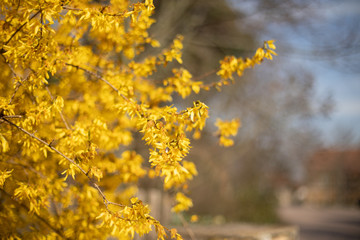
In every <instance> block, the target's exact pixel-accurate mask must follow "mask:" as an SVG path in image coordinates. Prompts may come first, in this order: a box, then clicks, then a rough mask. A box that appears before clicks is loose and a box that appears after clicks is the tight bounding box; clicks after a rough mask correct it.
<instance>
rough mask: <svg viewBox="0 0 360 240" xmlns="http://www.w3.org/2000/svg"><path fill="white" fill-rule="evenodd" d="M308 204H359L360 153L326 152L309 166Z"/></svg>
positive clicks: (328, 150) (315, 155) (317, 155)
mask: <svg viewBox="0 0 360 240" xmlns="http://www.w3.org/2000/svg"><path fill="white" fill-rule="evenodd" d="M306 182H307V183H306V187H307V196H306V198H305V201H306V203H310V204H321V205H333V204H338V205H359V204H360V150H336V149H324V150H320V151H318V152H315V154H313V155H312V157H311V158H310V159H309V161H308V163H307V180H306Z"/></svg>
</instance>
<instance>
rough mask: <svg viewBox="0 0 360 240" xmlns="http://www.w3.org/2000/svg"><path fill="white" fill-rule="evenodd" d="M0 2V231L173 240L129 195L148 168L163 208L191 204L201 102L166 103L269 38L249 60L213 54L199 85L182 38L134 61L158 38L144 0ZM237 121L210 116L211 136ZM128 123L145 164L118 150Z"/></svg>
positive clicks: (223, 78)
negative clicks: (169, 196) (163, 193)
mask: <svg viewBox="0 0 360 240" xmlns="http://www.w3.org/2000/svg"><path fill="white" fill-rule="evenodd" d="M0 8H1V12H0V16H1V18H0V39H1V40H0V54H1V57H0V58H1V61H0V69H1V71H0V94H1V95H0V198H1V212H0V223H1V224H0V236H1V238H5V239H106V238H107V237H109V236H114V237H117V238H118V239H131V238H133V236H134V234H135V232H136V233H138V234H139V235H143V234H146V233H148V232H149V231H151V228H152V227H153V229H155V231H156V232H157V234H158V238H159V239H164V238H166V237H167V236H168V237H171V238H174V239H181V236H180V235H179V234H178V233H177V232H176V230H175V229H167V228H165V227H164V226H162V225H161V224H160V223H159V222H158V221H157V220H156V219H154V218H153V217H152V216H151V214H150V209H149V207H148V206H147V205H146V204H144V203H143V202H142V201H141V200H140V199H138V198H136V197H135V194H136V185H137V182H138V180H139V178H142V177H145V176H146V175H149V176H150V177H159V178H161V179H163V182H164V188H165V189H172V190H173V192H175V194H174V197H175V200H176V203H175V205H174V208H173V210H174V211H175V212H179V211H183V210H187V209H188V208H189V207H191V205H192V201H191V199H189V198H188V197H186V196H185V194H184V193H186V192H185V190H186V185H187V182H188V181H189V180H191V179H192V178H193V177H194V175H196V174H197V171H196V168H195V165H194V164H193V163H192V162H189V161H185V160H183V159H184V158H185V157H186V155H187V154H188V153H189V150H190V139H189V135H190V134H194V137H199V133H200V131H201V130H202V129H203V128H204V126H205V121H206V119H207V118H208V107H207V106H206V105H205V104H204V103H202V102H199V101H197V102H194V103H193V105H192V106H189V107H188V108H186V109H183V110H178V109H177V108H176V107H174V106H173V105H172V103H171V102H172V96H173V94H175V93H177V94H179V95H180V96H182V97H183V98H186V97H187V96H189V95H190V94H191V93H192V92H194V93H198V92H199V91H201V90H208V89H209V88H211V87H216V88H219V87H221V86H222V85H226V84H228V80H233V77H232V76H233V74H234V73H237V74H238V75H239V76H241V75H242V73H243V71H244V70H245V69H246V68H249V67H253V66H254V65H255V64H259V63H260V62H262V60H263V59H264V58H267V59H271V58H272V54H275V53H274V52H273V51H272V49H275V46H274V45H273V41H269V42H265V44H264V47H263V48H259V49H258V50H257V51H256V53H255V55H254V57H253V58H251V59H241V58H235V57H231V56H228V57H225V58H224V59H223V60H222V61H221V62H220V66H219V70H218V72H217V74H218V75H219V78H220V80H219V81H218V82H216V83H211V84H204V83H203V82H200V81H194V80H192V75H191V73H189V72H188V71H187V70H186V69H184V68H183V67H181V64H182V55H181V49H182V40H183V37H182V36H178V37H176V38H175V39H174V40H173V44H172V45H170V46H165V48H164V49H163V50H162V51H161V53H160V54H158V55H155V56H146V57H145V58H144V59H143V60H141V62H137V61H135V60H134V59H135V58H134V57H135V56H137V55H139V54H140V53H142V52H144V50H145V49H146V48H148V47H159V42H158V41H156V39H153V38H152V37H151V36H149V34H148V29H149V28H150V26H151V25H152V24H153V23H154V20H153V19H152V18H151V15H152V13H153V11H154V5H153V2H152V0H145V1H142V2H139V3H135V4H130V1H128V0H111V1H110V4H109V5H106V6H105V5H100V4H99V3H96V2H91V1H84V0H21V1H18V0H2V1H1V3H0ZM172 61H176V62H177V63H178V65H179V67H178V68H176V69H173V76H169V77H168V78H166V79H164V80H163V81H162V83H161V84H158V83H155V82H154V81H152V80H151V79H150V78H149V76H151V75H152V74H153V73H154V72H155V71H156V70H157V69H158V68H160V67H163V66H166V65H167V64H168V63H169V62H172ZM238 123H239V122H234V123H231V124H230V125H229V124H224V123H222V122H218V126H219V128H220V130H219V135H220V137H221V139H222V138H224V139H227V137H228V136H230V135H235V134H236V131H237V128H238V127H239V124H238ZM232 128H233V129H232ZM136 132H139V133H141V134H142V136H143V140H144V143H145V144H147V145H148V147H149V154H150V157H149V159H148V160H147V161H149V162H150V164H151V169H148V168H145V167H144V166H143V164H144V159H143V157H141V156H140V155H139V154H138V153H137V152H135V151H132V150H131V148H129V147H128V146H129V145H130V144H131V143H132V141H133V134H134V133H136ZM220 143H223V145H231V144H229V143H226V141H225V142H222V140H220ZM120 147H121V149H122V153H121V154H118V152H119V149H120ZM127 147H128V149H127Z"/></svg>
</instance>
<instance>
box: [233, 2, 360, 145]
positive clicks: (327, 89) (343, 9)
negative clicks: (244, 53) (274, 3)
mask: <svg viewBox="0 0 360 240" xmlns="http://www.w3.org/2000/svg"><path fill="white" fill-rule="evenodd" d="M231 2H232V3H233V4H234V5H235V6H238V7H239V8H241V9H242V10H244V9H247V11H248V12H250V13H251V14H250V16H251V17H249V19H248V20H249V21H259V22H261V21H262V22H265V26H266V27H265V29H267V32H266V33H262V34H260V36H259V38H263V39H264V40H267V39H276V45H277V47H278V49H277V52H278V54H279V56H278V57H277V58H281V59H282V61H283V62H285V65H284V70H285V71H286V67H295V68H296V67H299V70H300V69H306V70H307V71H309V72H310V73H311V74H312V76H313V77H314V80H315V81H314V88H315V94H316V95H317V97H318V99H321V98H326V97H327V96H329V95H331V99H332V101H333V103H334V107H333V111H332V112H331V114H330V115H329V116H328V117H317V118H315V119H314V122H313V123H314V124H315V125H316V126H317V127H318V128H319V129H320V130H321V131H322V138H323V140H324V143H325V144H326V145H334V144H339V142H345V140H346V141H348V142H350V143H351V144H354V145H357V146H360V144H359V143H360V1H359V0H342V1H339V0H338V1H336V0H319V1H318V2H320V5H315V4H313V2H312V1H307V2H308V3H309V4H308V6H309V9H307V10H305V11H301V10H300V11H297V12H296V14H298V15H299V16H302V14H303V16H308V15H306V14H308V12H306V11H309V12H311V13H312V14H313V15H312V16H311V17H309V18H307V19H306V20H305V21H304V23H301V24H299V25H298V26H296V27H294V26H292V25H289V24H286V23H283V22H282V23H278V22H269V20H266V18H264V20H261V18H262V17H263V16H262V15H261V14H263V13H262V12H260V13H256V8H254V3H256V1H245V3H246V4H244V1H239V0H231ZM254 12H255V14H254ZM269 12H270V13H271V11H269ZM275 12H276V11H275ZM304 14H305V15H304ZM259 19H260V20H259ZM270 20H271V18H270ZM266 21H268V22H266ZM316 51H318V52H316ZM349 139H350V140H349Z"/></svg>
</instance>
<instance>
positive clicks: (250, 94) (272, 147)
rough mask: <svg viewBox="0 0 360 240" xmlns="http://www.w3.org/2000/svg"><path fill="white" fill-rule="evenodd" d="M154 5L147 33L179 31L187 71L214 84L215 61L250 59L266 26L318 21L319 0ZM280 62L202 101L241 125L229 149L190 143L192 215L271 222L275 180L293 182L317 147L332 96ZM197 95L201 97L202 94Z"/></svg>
mask: <svg viewBox="0 0 360 240" xmlns="http://www.w3.org/2000/svg"><path fill="white" fill-rule="evenodd" d="M230 2H231V3H230ZM157 4H158V9H159V11H158V12H157V19H158V21H157V23H156V24H155V25H154V26H153V28H152V29H151V32H152V34H154V36H156V37H158V36H163V38H162V40H161V41H163V42H168V41H170V39H171V38H168V36H171V35H166V34H164V33H165V32H166V33H168V32H173V33H174V34H175V33H176V32H181V33H182V34H184V36H185V41H184V59H186V61H185V62H186V64H187V68H188V69H190V70H192V73H193V74H194V75H195V76H198V77H199V78H202V77H203V76H207V78H206V81H213V80H212V76H215V75H214V70H213V69H215V66H216V64H217V60H216V59H218V56H220V55H223V54H224V53H225V54H240V55H242V56H247V55H248V54H249V52H251V51H252V50H253V49H254V47H255V46H256V45H258V42H259V39H260V41H261V38H262V35H261V34H263V33H264V32H266V30H267V29H266V28H267V27H269V25H270V24H269V22H270V23H274V22H277V23H282V24H284V25H286V26H288V25H291V26H294V27H296V26H298V25H299V24H300V23H302V24H304V23H306V22H308V18H309V16H310V17H312V16H315V15H314V11H313V10H314V9H313V6H314V4H316V3H311V4H310V3H309V2H302V1H293V0H289V1H276V0H273V1H261V0H259V1H241V2H240V1H229V2H228V1H222V0H214V1H210V2H209V1H205V0H196V1H194V0H192V1H190V0H183V1H158V2H157ZM169 9H171V11H169ZM259 33H261V34H259ZM269 35H270V36H271V34H268V36H269ZM272 37H273V38H276V36H272ZM200 59H202V60H201V61H200ZM283 59H284V58H283ZM281 64H286V63H284V62H281V60H277V61H275V62H273V63H272V64H271V65H269V67H268V68H266V69H264V68H263V69H261V71H255V72H251V73H250V72H247V73H246V74H245V77H243V78H242V79H241V80H240V81H238V82H236V84H235V85H232V86H231V87H228V88H224V89H222V93H221V94H217V93H216V92H213V94H212V95H211V98H210V99H207V101H208V102H209V105H210V109H212V110H210V115H211V116H215V119H216V117H222V118H233V117H240V118H241V121H242V125H243V126H244V128H242V129H241V130H240V133H239V135H238V137H237V138H236V141H235V146H234V147H232V148H231V149H229V150H227V151H222V150H221V148H220V147H218V146H216V144H215V142H214V140H213V139H212V138H207V137H204V138H202V139H201V140H200V141H198V142H196V143H195V147H194V151H193V152H192V153H191V154H190V156H189V157H191V159H193V161H195V162H196V163H197V165H201V166H202V167H201V169H199V172H200V174H199V177H198V178H197V179H196V180H195V181H194V183H193V184H192V188H191V189H192V197H193V199H194V202H195V204H194V208H193V211H194V212H196V213H201V214H210V215H217V214H223V215H225V216H226V217H227V218H229V219H236V220H248V221H256V222H269V221H276V214H275V211H274V210H275V207H276V198H275V193H274V188H275V187H276V186H275V185H276V184H277V183H278V182H277V181H276V180H274V178H276V177H277V175H279V174H282V175H283V176H285V179H288V181H294V180H298V179H299V178H300V177H301V176H302V164H303V162H302V161H303V160H304V159H305V158H307V156H308V155H309V154H310V153H311V151H312V150H313V149H315V148H317V147H318V146H319V145H321V142H320V139H319V131H317V130H316V129H315V128H314V127H313V126H312V124H311V119H312V118H313V117H314V116H318V115H327V114H329V112H330V111H331V109H332V105H333V102H332V99H331V97H330V96H325V97H323V98H319V97H318V96H317V95H316V93H315V92H314V79H313V77H312V75H311V74H310V72H309V71H307V70H306V69H299V68H298V69H289V70H287V71H286V72H285V71H280V70H279V69H280V65H281ZM278 70H279V71H278ZM160 74H161V73H160ZM197 97H198V96H197ZM200 98H204V99H206V96H205V95H201V94H200ZM190 100H191V97H190ZM220 110H221V111H220ZM220 114H221V115H220ZM205 131H206V133H204V134H205V135H206V136H211V135H212V132H214V129H213V128H212V127H211V124H210V125H209V127H207V128H206V129H205ZM215 179H216V180H215ZM234 206H236V207H235V209H236V210H234Z"/></svg>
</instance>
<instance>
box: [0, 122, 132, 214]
mask: <svg viewBox="0 0 360 240" xmlns="http://www.w3.org/2000/svg"><path fill="white" fill-rule="evenodd" d="M1 119H2V120H3V121H4V122H7V123H8V124H10V125H11V126H13V127H15V128H17V129H18V130H20V131H22V132H23V133H25V134H27V135H28V136H30V137H31V138H33V139H35V140H37V141H38V142H40V143H42V144H44V145H45V146H47V147H49V148H50V149H51V150H53V151H55V152H56V153H57V154H59V155H60V156H62V157H63V158H65V159H66V160H67V161H69V162H70V163H71V164H73V165H75V166H76V167H77V168H78V169H79V170H80V171H81V172H82V173H83V174H84V175H85V176H86V177H87V178H88V179H89V181H90V183H91V185H93V187H94V188H96V190H97V191H98V192H99V194H100V195H101V197H102V199H103V202H104V204H105V207H106V209H107V210H108V211H110V210H109V209H108V206H109V205H115V206H119V207H125V205H123V204H119V203H114V202H111V201H109V200H108V199H107V198H106V196H105V194H104V192H103V191H102V190H101V189H100V186H99V185H98V184H97V183H96V182H95V181H94V180H93V179H92V178H91V177H90V176H89V172H86V171H85V170H84V169H83V168H82V167H81V166H80V165H79V164H77V163H76V162H75V161H74V160H73V159H71V158H69V157H67V156H66V155H65V154H64V153H62V152H61V151H59V150H58V149H57V148H55V147H54V146H52V145H51V144H52V142H51V143H47V142H46V141H44V140H42V139H41V138H38V137H37V136H35V135H34V134H32V133H30V132H28V131H26V130H25V129H24V128H22V127H20V126H18V125H16V124H15V123H13V122H11V121H9V120H8V119H6V117H5V116H2V117H1Z"/></svg>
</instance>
